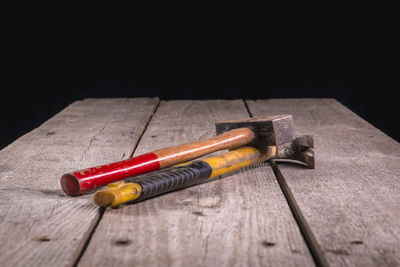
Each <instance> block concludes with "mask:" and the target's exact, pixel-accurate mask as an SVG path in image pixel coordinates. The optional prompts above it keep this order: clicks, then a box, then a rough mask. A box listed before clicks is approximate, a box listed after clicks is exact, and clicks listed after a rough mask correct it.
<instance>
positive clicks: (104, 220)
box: [0, 98, 400, 266]
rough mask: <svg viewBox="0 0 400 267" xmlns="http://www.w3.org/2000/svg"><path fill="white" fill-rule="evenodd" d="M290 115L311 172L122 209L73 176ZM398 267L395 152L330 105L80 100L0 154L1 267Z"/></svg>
mask: <svg viewBox="0 0 400 267" xmlns="http://www.w3.org/2000/svg"><path fill="white" fill-rule="evenodd" d="M282 113H286V114H293V117H294V123H295V127H296V130H297V134H313V135H314V139H315V147H316V148H315V151H316V169H315V170H309V169H305V168H301V167H299V166H297V165H293V164H289V163H278V164H276V165H274V164H273V166H272V167H273V168H271V165H269V164H268V163H263V164H259V165H257V166H254V167H252V168H249V169H247V170H245V171H242V172H239V173H236V174H234V175H229V176H227V177H225V178H223V179H218V180H216V181H214V182H211V183H206V184H202V185H199V186H194V187H191V188H188V189H184V190H181V191H178V192H173V193H170V194H165V195H163V196H160V197H156V198H153V199H150V200H147V201H144V202H141V203H138V204H134V205H128V206H125V207H123V208H121V209H107V210H103V209H100V208H99V207H97V206H96V205H95V204H94V203H93V201H92V198H93V194H89V195H84V196H80V197H68V196H66V195H65V194H64V193H63V192H62V190H61V188H60V184H59V179H60V176H61V175H62V174H63V173H65V172H68V171H71V170H77V169H82V168H85V167H90V166H94V165H99V164H103V163H108V162H113V161H118V160H122V159H126V158H129V157H131V156H132V155H139V154H141V153H144V152H148V151H151V150H155V149H159V148H162V147H166V146H169V145H175V144H180V143H184V142H190V141H194V140H199V139H201V138H206V137H210V136H212V135H214V122H215V121H221V120H229V119H241V118H245V117H249V116H257V115H268V114H282ZM316 264H317V265H328V264H329V265H331V266H347V265H349V266H374V265H376V266H399V265H400V144H399V143H398V142H396V141H394V140H393V139H391V138H390V137H388V136H386V135H385V134H383V133H382V132H381V131H379V130H377V129H376V128H374V127H373V126H372V125H370V124H368V123H367V122H365V121H364V120H362V119H361V118H360V117H358V116H357V115H355V114H354V113H352V112H351V111H350V110H348V109H347V108H346V107H344V106H343V105H341V104H340V103H338V102H337V101H336V100H334V99H273V100H257V101H247V100H246V101H242V100H209V101H190V100H185V101H159V100H158V99H156V98H137V99H85V100H83V101H77V102H75V103H73V104H72V105H70V106H68V107H67V108H66V109H64V110H63V111H62V112H60V113H59V114H57V115H56V116H55V117H53V118H52V119H50V120H48V121H47V122H45V123H44V124H43V125H41V126H40V127H39V128H37V129H35V130H33V131H31V132H30V133H28V134H26V135H24V136H22V137H21V138H19V139H18V140H16V141H15V142H14V143H12V144H11V145H9V146H8V147H6V148H4V149H3V150H1V152H0V265H1V266H71V265H78V266H136V265H138V266H167V265H173V266H312V265H316Z"/></svg>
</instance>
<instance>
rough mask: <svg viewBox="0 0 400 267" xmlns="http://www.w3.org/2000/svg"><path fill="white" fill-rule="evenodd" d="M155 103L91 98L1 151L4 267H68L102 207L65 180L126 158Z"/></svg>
mask: <svg viewBox="0 0 400 267" xmlns="http://www.w3.org/2000/svg"><path fill="white" fill-rule="evenodd" d="M157 103H158V99H145V98H143V99H87V100H84V101H78V102H75V103H73V104H72V105H70V106H69V107H67V108H66V109H64V110H63V111H62V112H60V113H59V114H57V115H56V116H55V117H53V118H52V119H50V120H48V121H47V122H45V123H44V124H43V125H41V126H40V127H39V128H37V129H35V130H33V131H32V132H30V133H28V134H26V135H24V136H23V137H21V138H19V139H18V140H16V141H15V142H14V143H12V144H10V145H9V146H8V147H6V148H4V149H3V150H1V151H0V265H1V266H71V265H73V264H74V262H75V261H76V259H77V257H78V255H79V253H80V251H81V250H82V247H83V245H84V244H85V242H86V240H87V238H88V236H89V234H90V233H91V231H92V229H93V226H94V224H95V223H96V222H97V220H98V216H99V208H98V207H97V206H96V205H94V203H93V200H92V195H86V196H82V197H75V198H72V197H68V196H66V195H65V194H64V193H63V192H62V190H61V187H60V183H59V180H60V176H61V175H62V174H63V173H65V172H67V171H71V170H74V169H81V168H84V167H89V166H92V165H94V164H99V163H107V162H110V161H116V160H121V159H124V158H128V157H129V156H130V154H131V153H132V150H133V148H134V146H135V144H136V142H137V141H138V138H139V137H140V135H141V133H142V131H143V130H144V129H145V126H146V124H147V122H148V121H149V119H150V118H151V115H152V112H153V110H154V108H155V107H156V105H157Z"/></svg>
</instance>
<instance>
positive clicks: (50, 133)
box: [46, 132, 56, 135]
mask: <svg viewBox="0 0 400 267" xmlns="http://www.w3.org/2000/svg"><path fill="white" fill-rule="evenodd" d="M54 134H56V132H48V133H47V134H46V135H54Z"/></svg>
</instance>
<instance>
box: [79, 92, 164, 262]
mask: <svg viewBox="0 0 400 267" xmlns="http://www.w3.org/2000/svg"><path fill="white" fill-rule="evenodd" d="M160 102H161V101H160V99H159V98H157V103H156V104H155V105H154V108H153V111H152V113H151V115H150V117H149V120H148V121H147V123H146V125H145V127H143V130H142V132H141V133H140V136H139V138H138V140H137V142H136V144H135V145H134V146H133V148H132V150H131V151H130V153H129V158H131V157H132V156H133V154H134V153H135V151H136V148H137V147H138V145H139V143H140V140H141V139H142V137H143V134H144V133H145V132H146V130H147V127H148V126H149V124H150V122H151V120H152V119H153V117H154V114H155V113H156V111H157V109H158V107H159V106H160ZM105 211H106V208H104V207H99V217H98V218H97V221H96V222H95V223H94V226H93V228H92V231H91V232H90V233H89V236H88V238H87V239H86V241H85V244H84V245H83V247H82V249H81V251H80V252H79V256H78V257H77V258H76V260H75V262H74V264H73V265H72V266H74V267H76V266H78V264H79V261H80V260H81V258H82V256H83V254H85V251H86V249H87V248H88V246H89V243H90V240H91V239H92V237H93V234H94V232H95V231H96V229H97V226H99V223H100V221H101V219H102V218H103V215H104V212H105Z"/></svg>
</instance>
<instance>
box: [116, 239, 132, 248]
mask: <svg viewBox="0 0 400 267" xmlns="http://www.w3.org/2000/svg"><path fill="white" fill-rule="evenodd" d="M131 243H132V241H131V240H129V239H118V240H116V241H114V245H116V246H120V247H126V246H129V245H130V244H131Z"/></svg>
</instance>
